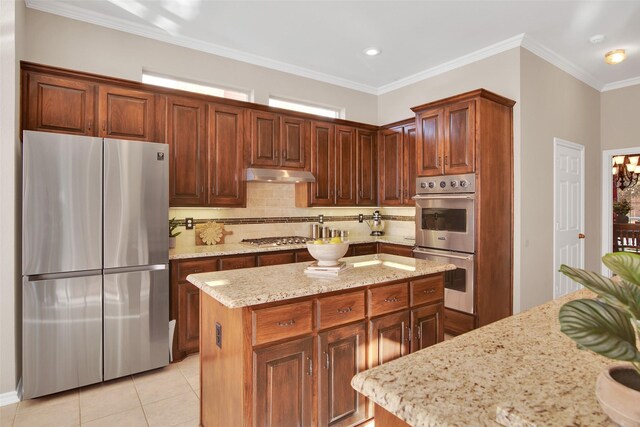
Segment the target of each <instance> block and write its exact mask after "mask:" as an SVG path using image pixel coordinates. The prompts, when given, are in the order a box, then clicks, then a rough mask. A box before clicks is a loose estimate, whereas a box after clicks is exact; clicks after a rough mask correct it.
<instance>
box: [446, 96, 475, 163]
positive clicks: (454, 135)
mask: <svg viewBox="0 0 640 427" xmlns="http://www.w3.org/2000/svg"><path fill="white" fill-rule="evenodd" d="M444 115H445V120H446V123H447V126H446V127H445V141H446V143H445V153H444V156H445V157H444V167H445V172H446V173H447V174H460V173H471V172H474V171H475V167H476V164H475V153H476V149H475V140H476V138H475V136H476V102H475V101H466V102H459V103H457V104H454V105H451V106H448V107H446V108H445V110H444Z"/></svg>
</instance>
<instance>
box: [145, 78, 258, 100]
mask: <svg viewBox="0 0 640 427" xmlns="http://www.w3.org/2000/svg"><path fill="white" fill-rule="evenodd" d="M142 83H147V84H150V85H155V86H162V87H168V88H170V89H179V90H184V91H187V92H195V93H202V94H204V95H213V96H219V97H221V98H229V99H235V100H238V101H249V93H248V92H243V91H239V90H234V89H225V88H221V87H214V86H209V85H205V84H200V83H192V82H188V81H184V80H178V79H175V78H173V77H168V76H163V75H160V74H152V73H148V72H144V71H143V72H142Z"/></svg>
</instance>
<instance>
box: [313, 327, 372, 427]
mask: <svg viewBox="0 0 640 427" xmlns="http://www.w3.org/2000/svg"><path fill="white" fill-rule="evenodd" d="M318 342H319V344H318V364H319V366H318V425H319V426H321V427H324V426H352V425H355V424H358V423H359V422H361V421H364V420H365V419H366V418H367V414H366V405H365V397H364V396H362V395H361V394H360V393H358V392H356V391H355V390H354V389H353V388H351V378H353V376H354V375H357V374H358V373H360V372H362V371H364V370H365V369H366V351H365V348H366V347H365V346H366V325H365V323H364V322H361V323H356V324H354V325H349V326H343V327H341V328H338V329H333V330H331V331H327V332H323V333H321V334H320V335H318Z"/></svg>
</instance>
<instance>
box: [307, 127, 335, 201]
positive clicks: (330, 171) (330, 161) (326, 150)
mask: <svg viewBox="0 0 640 427" xmlns="http://www.w3.org/2000/svg"><path fill="white" fill-rule="evenodd" d="M334 151H335V144H334V126H333V125H332V124H329V123H324V122H311V173H313V175H314V176H315V177H316V182H312V183H311V184H309V188H310V192H311V197H310V203H309V204H310V205H311V206H332V205H333V204H334V201H335V191H334V190H335V181H334V180H335V162H334V159H335V153H334Z"/></svg>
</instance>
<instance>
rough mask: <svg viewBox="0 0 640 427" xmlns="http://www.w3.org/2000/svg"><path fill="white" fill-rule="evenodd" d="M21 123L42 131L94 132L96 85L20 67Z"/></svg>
mask: <svg viewBox="0 0 640 427" xmlns="http://www.w3.org/2000/svg"><path fill="white" fill-rule="evenodd" d="M22 84H23V99H22V103H23V106H22V114H23V116H22V123H23V126H24V128H25V129H28V130H36V131H43V132H58V133H69V134H76V135H96V124H95V114H96V104H95V96H96V86H95V85H94V84H92V83H89V82H85V81H83V80H75V79H66V78H64V77H54V76H47V75H42V74H38V73H31V72H26V71H23V75H22Z"/></svg>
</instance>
